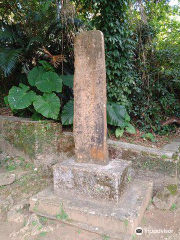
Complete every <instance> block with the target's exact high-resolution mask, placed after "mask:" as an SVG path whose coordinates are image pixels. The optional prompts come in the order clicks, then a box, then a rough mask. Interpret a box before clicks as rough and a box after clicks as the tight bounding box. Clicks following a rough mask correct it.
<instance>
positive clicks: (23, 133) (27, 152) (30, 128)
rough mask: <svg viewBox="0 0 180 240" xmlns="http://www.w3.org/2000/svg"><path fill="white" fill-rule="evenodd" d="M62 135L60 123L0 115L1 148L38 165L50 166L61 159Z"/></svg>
mask: <svg viewBox="0 0 180 240" xmlns="http://www.w3.org/2000/svg"><path fill="white" fill-rule="evenodd" d="M61 137H62V127H61V125H60V124H59V123H54V122H52V121H48V122H43V121H42V122H40V121H31V120H30V119H25V118H17V117H4V116H0V148H1V150H3V151H6V152H7V153H8V154H9V155H15V156H21V157H24V158H25V159H26V160H28V161H31V162H32V161H34V164H35V165H36V166H40V165H42V166H48V165H51V164H54V163H56V162H58V161H59V149H60V146H61ZM47 149H48V151H47Z"/></svg>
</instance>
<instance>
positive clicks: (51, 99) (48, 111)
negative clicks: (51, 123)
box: [33, 93, 60, 119]
mask: <svg viewBox="0 0 180 240" xmlns="http://www.w3.org/2000/svg"><path fill="white" fill-rule="evenodd" d="M33 105H34V108H35V110H36V111H37V112H38V113H40V114H42V115H43V116H44V117H47V118H52V119H57V117H58V114H59V111H60V100H59V98H58V97H57V96H56V94H55V93H51V94H49V93H44V95H43V96H37V97H36V100H35V101H34V103H33Z"/></svg>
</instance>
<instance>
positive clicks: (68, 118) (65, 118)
mask: <svg viewBox="0 0 180 240" xmlns="http://www.w3.org/2000/svg"><path fill="white" fill-rule="evenodd" d="M73 118H74V101H73V100H70V101H69V102H68V103H66V105H65V106H64V107H63V110H62V114H61V122H62V124H63V125H71V124H73Z"/></svg>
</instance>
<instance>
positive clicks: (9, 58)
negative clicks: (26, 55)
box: [0, 48, 22, 77]
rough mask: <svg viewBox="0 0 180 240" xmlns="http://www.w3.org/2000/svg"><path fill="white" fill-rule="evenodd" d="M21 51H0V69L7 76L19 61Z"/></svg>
mask: <svg viewBox="0 0 180 240" xmlns="http://www.w3.org/2000/svg"><path fill="white" fill-rule="evenodd" d="M21 54H22V49H10V48H9V49H8V48H6V49H3V50H1V51H0V69H1V70H2V71H3V72H4V75H5V77H6V76H8V75H9V74H10V73H11V72H12V71H13V70H14V69H15V68H16V66H17V64H18V62H19V61H20V58H21Z"/></svg>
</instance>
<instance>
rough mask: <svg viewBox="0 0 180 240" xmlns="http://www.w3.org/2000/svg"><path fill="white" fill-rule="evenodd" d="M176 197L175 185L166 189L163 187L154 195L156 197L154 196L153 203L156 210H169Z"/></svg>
mask: <svg viewBox="0 0 180 240" xmlns="http://www.w3.org/2000/svg"><path fill="white" fill-rule="evenodd" d="M177 195H178V191H177V185H175V184H174V185H169V186H167V187H164V188H163V189H162V190H161V191H159V192H158V193H157V194H156V196H154V198H153V203H154V205H155V207H156V208H158V209H161V210H169V209H170V208H171V207H172V205H173V204H174V203H175V202H176V200H177Z"/></svg>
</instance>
